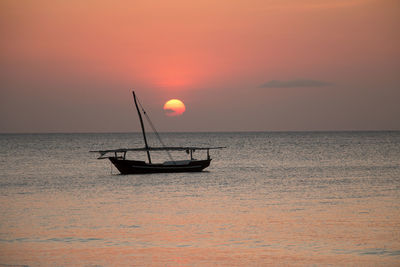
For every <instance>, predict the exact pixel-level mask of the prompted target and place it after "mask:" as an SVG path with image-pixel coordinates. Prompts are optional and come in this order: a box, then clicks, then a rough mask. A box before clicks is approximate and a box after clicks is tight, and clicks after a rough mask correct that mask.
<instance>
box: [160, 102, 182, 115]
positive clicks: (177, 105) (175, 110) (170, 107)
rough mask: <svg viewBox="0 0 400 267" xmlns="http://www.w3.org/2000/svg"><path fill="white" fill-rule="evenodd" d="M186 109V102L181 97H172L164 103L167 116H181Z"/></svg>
mask: <svg viewBox="0 0 400 267" xmlns="http://www.w3.org/2000/svg"><path fill="white" fill-rule="evenodd" d="M185 110H186V107H185V104H183V102H182V101H181V100H179V99H171V100H168V101H167V102H165V104H164V111H165V114H166V115H167V116H180V115H182V114H183V112H185Z"/></svg>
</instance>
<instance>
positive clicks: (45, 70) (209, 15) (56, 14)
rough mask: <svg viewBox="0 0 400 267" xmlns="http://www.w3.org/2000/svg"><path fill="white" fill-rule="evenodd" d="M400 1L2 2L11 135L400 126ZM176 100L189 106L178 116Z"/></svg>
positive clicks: (0, 46)
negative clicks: (171, 109) (140, 110)
mask: <svg viewBox="0 0 400 267" xmlns="http://www.w3.org/2000/svg"><path fill="white" fill-rule="evenodd" d="M399 29H400V1H398V0H335V1H324V0H245V1H244V0H243V1H242V0H235V1H232V0H213V1H208V0H201V1H186V0H185V1H184V0H169V1H165V0H154V1H152V0H145V1H141V0H136V1H122V0H115V1H101V0H97V1H94V0H88V1H75V0H71V1H61V0H48V1H47V0H35V1H33V0H32V1H29V0H22V1H14V0H2V1H1V2H0V34H1V35H0V36H1V38H0V133H41V132H131V131H140V124H139V121H138V117H137V114H136V110H135V107H134V105H133V99H132V93H131V91H132V90H135V92H136V95H137V96H138V98H139V100H140V102H141V103H142V105H143V107H144V108H145V109H146V111H147V114H148V115H149V116H150V117H151V119H152V122H153V124H155V126H156V128H157V130H158V131H160V132H163V131H177V132H193V131H202V132H208V131H331V130H339V131H340V130H400V119H399V117H400V104H399V103H400V30H399ZM169 99H180V100H181V101H183V102H184V103H185V106H186V111H185V112H184V113H183V114H182V115H181V116H167V115H166V114H165V112H164V110H163V106H164V103H165V102H166V101H167V100H169Z"/></svg>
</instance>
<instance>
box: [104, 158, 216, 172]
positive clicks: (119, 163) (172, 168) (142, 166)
mask: <svg viewBox="0 0 400 267" xmlns="http://www.w3.org/2000/svg"><path fill="white" fill-rule="evenodd" d="M108 159H109V160H110V161H111V162H112V164H114V166H115V167H116V168H117V169H118V170H119V171H120V173H121V174H144V173H171V172H201V171H202V170H204V169H205V168H207V167H208V166H210V162H211V159H206V160H191V161H190V162H188V163H187V164H182V165H173V164H172V165H171V164H169V165H164V164H148V163H146V162H144V161H138V160H127V159H123V158H119V157H109V158H108Z"/></svg>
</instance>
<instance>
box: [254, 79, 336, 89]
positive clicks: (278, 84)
mask: <svg viewBox="0 0 400 267" xmlns="http://www.w3.org/2000/svg"><path fill="white" fill-rule="evenodd" d="M330 85H333V83H330V82H324V81H316V80H308V79H299V80H288V81H278V80H271V81H269V82H266V83H264V84H262V85H260V87H261V88H295V87H323V86H330Z"/></svg>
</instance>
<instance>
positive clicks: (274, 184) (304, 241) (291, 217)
mask: <svg viewBox="0 0 400 267" xmlns="http://www.w3.org/2000/svg"><path fill="white" fill-rule="evenodd" d="M163 137H164V138H163V139H164V142H165V143H166V144H168V145H176V146H179V145H199V146H209V145H213V146H227V147H228V148H226V149H224V150H221V151H213V152H212V153H211V156H212V157H213V161H212V163H211V166H210V167H209V168H208V169H206V170H207V171H205V172H202V173H186V174H185V173H181V174H151V175H118V172H117V170H116V169H114V168H113V167H111V165H110V163H109V162H108V161H107V160H96V156H97V155H96V154H92V153H88V151H89V150H96V149H105V148H109V149H112V148H119V147H135V146H142V139H141V135H140V134H33V135H4V134H3V135H0V170H1V172H0V266H8V265H27V266H126V265H135V266H143V265H146V266H148V265H162V266H176V265H178V266H203V265H224V266H236V265H245V266H253V265H258V266H260V265H290V266H297V265H299V266H303V265H305V266H308V265H317V266H320V265H322V266H325V265H333V266H343V265H363V266H365V265H367V266H399V265H400V132H317V133H190V134H184V133H179V134H178V133H168V134H164V135H163ZM132 156H135V154H133V155H132ZM136 156H138V157H139V158H143V159H145V155H144V154H143V155H142V154H138V155H136ZM161 156H165V155H155V158H156V159H157V158H158V157H159V158H160V160H161ZM174 156H175V157H176V155H174ZM184 156H185V155H184ZM195 156H196V157H198V158H201V157H203V156H204V155H203V154H201V153H197V152H196V154H195ZM165 159H167V157H165Z"/></svg>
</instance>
